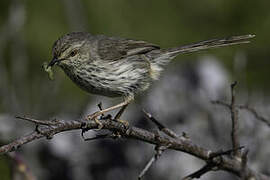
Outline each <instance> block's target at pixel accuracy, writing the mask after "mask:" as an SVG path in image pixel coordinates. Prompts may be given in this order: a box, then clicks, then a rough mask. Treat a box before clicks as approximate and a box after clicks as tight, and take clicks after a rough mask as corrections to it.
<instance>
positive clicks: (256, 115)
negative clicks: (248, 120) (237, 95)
mask: <svg viewBox="0 0 270 180" xmlns="http://www.w3.org/2000/svg"><path fill="white" fill-rule="evenodd" d="M238 108H239V109H245V110H247V111H248V112H250V113H251V114H253V115H254V117H255V118H256V119H257V120H259V121H261V122H263V123H265V124H266V125H267V126H268V127H270V120H268V119H266V118H265V117H263V116H261V115H260V114H259V113H258V112H257V111H256V110H255V109H254V108H252V107H249V106H248V105H239V106H238Z"/></svg>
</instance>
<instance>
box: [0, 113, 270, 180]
mask: <svg viewBox="0 0 270 180" xmlns="http://www.w3.org/2000/svg"><path fill="white" fill-rule="evenodd" d="M22 119H24V120H25V119H27V120H28V119H31V118H27V117H24V118H22ZM30 122H33V123H35V124H36V123H37V122H40V120H35V119H31V120H30ZM45 122H47V121H45ZM49 122H54V123H55V121H49ZM54 123H47V124H49V125H45V126H43V127H41V128H40V129H39V132H37V131H33V132H32V133H30V134H28V135H25V136H22V137H20V138H18V139H17V140H14V141H12V142H11V143H9V144H7V145H4V146H1V147H0V154H5V153H7V152H11V151H14V150H16V149H17V148H18V147H20V146H21V145H24V144H27V143H29V142H32V141H34V140H37V139H40V138H44V137H46V134H50V135H55V134H58V133H62V132H65V131H71V130H76V129H77V130H81V129H82V128H89V129H97V128H98V124H97V123H96V122H95V121H75V120H73V121H64V120H57V124H56V125H53V126H51V124H54ZM101 123H102V124H103V129H107V130H109V131H111V132H117V133H119V134H120V135H121V137H122V138H128V139H136V140H139V141H143V142H146V143H150V144H154V145H156V146H159V147H168V149H173V150H176V151H181V152H185V153H188V154H190V155H192V156H194V157H197V158H200V159H202V160H205V161H206V160H208V159H209V154H211V153H210V152H211V150H208V149H205V148H203V147H201V146H199V145H196V144H193V143H192V142H191V141H179V139H176V138H168V137H164V136H160V137H159V138H156V134H155V133H152V132H150V131H147V130H144V129H140V128H137V127H132V126H130V127H129V129H126V128H125V127H124V126H123V124H122V123H120V122H116V121H101ZM212 161H213V164H215V166H218V167H219V169H220V170H225V171H227V172H231V173H233V174H235V175H237V176H239V177H241V176H242V163H241V162H239V161H238V160H236V159H233V158H230V157H226V156H222V157H220V158H214V159H213V160H212ZM245 173H246V174H248V175H249V177H254V178H255V179H267V178H268V179H269V177H266V176H264V175H262V174H260V173H257V172H255V171H254V170H252V169H250V168H249V167H248V166H246V169H245Z"/></svg>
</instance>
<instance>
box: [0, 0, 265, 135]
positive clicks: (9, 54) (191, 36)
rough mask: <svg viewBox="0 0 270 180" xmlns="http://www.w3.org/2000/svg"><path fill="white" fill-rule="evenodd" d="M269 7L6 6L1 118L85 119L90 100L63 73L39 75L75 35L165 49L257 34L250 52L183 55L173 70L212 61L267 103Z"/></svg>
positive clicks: (96, 2)
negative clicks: (58, 44) (66, 37)
mask: <svg viewBox="0 0 270 180" xmlns="http://www.w3.org/2000/svg"><path fill="white" fill-rule="evenodd" d="M269 7H270V1H266V0H257V1H254V0H253V1H252V0H219V1H215V0H203V1H202V0H197V1H195V0H189V1H186V0H163V1H161V0H147V1H146V0H136V1H135V0H76V1H75V0H58V1H57V0H46V1H37V0H1V2H0V94H1V97H0V112H1V114H8V115H11V116H14V115H20V114H26V115H31V116H33V117H36V118H41V119H45V118H51V117H54V115H55V114H57V116H58V117H69V118H78V117H79V116H81V115H82V111H83V110H85V107H86V106H87V104H88V103H89V102H90V101H91V99H92V98H93V96H89V95H88V94H87V93H86V92H84V91H82V90H80V89H79V88H78V87H76V86H75V85H74V84H73V83H72V82H71V81H70V80H69V79H68V78H67V77H66V76H65V75H64V73H63V72H62V71H61V70H60V69H59V68H55V69H54V71H55V73H56V74H55V81H50V80H49V79H48V77H47V74H46V73H45V72H44V71H43V70H42V67H41V65H42V63H43V62H44V61H49V60H50V59H51V58H52V56H51V47H52V45H53V43H54V41H55V40H57V39H58V38H59V37H60V36H62V35H63V34H65V33H67V32H70V31H88V32H90V33H92V34H105V35H108V36H121V37H127V38H133V39H142V40H145V41H149V42H152V43H154V44H158V45H160V46H161V47H164V48H167V47H174V46H179V45H185V44H188V43H193V42H197V41H201V40H207V39H211V38H221V37H227V36H231V35H244V34H255V35H256V37H255V38H254V39H252V42H251V43H250V44H245V45H237V46H233V47H226V48H220V49H214V50H209V51H204V52H199V53H194V54H186V55H182V56H179V57H177V60H175V61H174V62H172V64H184V63H190V64H192V63H196V61H197V60H198V57H201V56H203V55H205V54H212V55H214V56H216V57H217V58H218V59H219V60H220V62H222V64H223V65H224V68H225V69H226V70H227V71H228V72H229V73H230V75H229V76H230V78H231V80H232V81H233V80H238V81H239V86H238V87H239V89H240V90H241V89H244V90H245V91H246V92H248V93H250V94H252V93H257V92H259V93H261V94H263V95H265V97H269V90H270V83H269V80H268V78H269V75H270V71H269V68H270V61H269V59H270V51H269V50H268V48H269V45H270V36H269V29H270V11H269ZM237 58H238V60H239V59H240V60H239V61H238V60H236V59H237ZM169 66H170V65H169ZM164 76H166V71H165V72H164ZM21 125H22V124H21ZM14 127H16V126H14ZM17 133H18V132H17ZM20 134H21V133H20ZM13 135H16V134H13Z"/></svg>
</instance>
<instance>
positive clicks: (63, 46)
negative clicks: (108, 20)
mask: <svg viewBox="0 0 270 180" xmlns="http://www.w3.org/2000/svg"><path fill="white" fill-rule="evenodd" d="M90 37H91V35H90V34H89V33H85V32H72V33H69V34H66V35H64V36H62V37H61V38H59V39H58V40H57V41H55V43H54V45H53V48H52V55H53V59H52V60H51V62H50V63H49V65H48V66H54V65H55V64H56V65H59V66H60V67H61V66H65V65H66V66H75V65H78V64H82V62H84V61H87V60H89V59H90V54H89V53H90V52H89V48H88V45H89V43H88V40H89V38H90Z"/></svg>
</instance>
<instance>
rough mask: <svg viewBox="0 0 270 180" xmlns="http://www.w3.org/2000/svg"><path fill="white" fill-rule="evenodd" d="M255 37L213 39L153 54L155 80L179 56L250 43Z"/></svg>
mask: <svg viewBox="0 0 270 180" xmlns="http://www.w3.org/2000/svg"><path fill="white" fill-rule="evenodd" d="M253 37H255V35H250V34H249V35H242V36H231V37H228V38H221V39H211V40H206V41H200V42H197V43H193V44H189V45H185V46H180V47H176V48H169V49H161V50H160V51H159V52H157V51H155V52H156V53H153V54H152V52H150V53H151V56H152V59H151V61H152V62H153V63H152V69H153V72H155V73H154V76H153V79H158V77H159V74H160V72H161V71H162V70H163V66H164V65H166V64H168V63H169V62H170V60H171V59H173V58H175V57H176V56H177V55H179V54H185V53H191V52H196V51H201V50H205V49H210V48H217V47H223V46H230V45H235V44H245V43H249V42H250V41H249V39H251V38H253Z"/></svg>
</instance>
